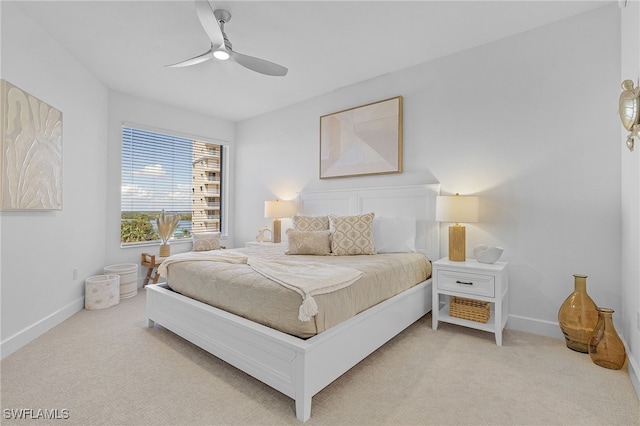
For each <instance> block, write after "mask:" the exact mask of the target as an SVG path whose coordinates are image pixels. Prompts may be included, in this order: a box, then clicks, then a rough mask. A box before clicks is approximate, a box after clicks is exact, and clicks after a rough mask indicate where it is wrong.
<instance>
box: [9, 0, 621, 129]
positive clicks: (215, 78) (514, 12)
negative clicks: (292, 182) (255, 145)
mask: <svg viewBox="0 0 640 426" xmlns="http://www.w3.org/2000/svg"><path fill="white" fill-rule="evenodd" d="M211 3H212V5H213V6H214V7H215V8H223V9H226V10H228V11H229V12H231V14H232V19H231V21H230V22H229V23H228V24H227V25H226V27H225V30H226V33H227V35H228V37H229V39H230V40H231V42H232V43H233V48H234V50H236V51H237V52H240V53H244V54H247V55H251V56H256V57H259V58H263V59H267V60H269V61H272V62H276V63H279V64H281V65H284V66H286V67H288V68H289V73H288V74H287V76H285V77H269V76H265V75H262V74H258V73H255V72H252V71H249V70H247V69H245V68H243V67H241V66H240V65H238V64H236V63H233V62H231V61H226V62H219V61H208V62H205V63H203V64H199V65H196V66H192V67H188V68H165V67H164V65H166V64H171V63H175V62H178V61H181V60H183V59H187V58H190V57H192V56H196V55H198V54H200V53H204V52H205V51H206V50H207V49H208V48H209V44H210V43H209V40H208V38H207V35H206V33H205V32H204V30H203V29H202V27H201V25H200V22H199V20H198V18H197V15H196V12H195V6H194V2H193V1H192V0H179V1H150V0H147V1H28V2H20V7H21V8H22V9H23V11H24V12H25V13H26V14H27V15H28V16H30V17H32V18H33V19H34V20H36V21H37V22H38V23H39V24H40V25H41V26H42V28H43V29H44V30H45V31H46V32H47V33H48V34H49V35H51V36H52V37H53V38H54V39H56V40H57V41H58V42H59V43H60V44H62V45H63V46H64V47H65V48H66V49H67V50H68V51H69V52H70V53H71V55H73V56H74V57H75V58H76V59H77V60H78V61H79V62H80V63H82V64H83V65H84V66H85V67H86V68H87V69H88V70H89V71H91V72H92V73H93V74H94V75H96V76H97V77H98V78H99V79H100V80H101V81H102V82H103V83H104V84H105V85H107V86H108V87H109V88H110V89H113V90H116V91H119V92H123V93H127V94H131V95H135V96H138V97H142V98H147V99H152V100H155V101H159V102H162V103H166V104H171V105H175V106H178V107H181V108H185V109H188V110H192V111H198V112H201V113H204V114H208V115H212V116H215V117H219V118H222V119H225V120H230V121H239V120H243V119H246V118H250V117H253V116H256V115H260V114H263V113H266V112H269V111H273V110H276V109H279V108H282V107H285V106H288V105H291V104H295V103H297V102H300V101H303V100H305V99H309V98H312V97H315V96H318V95H321V94H323V93H327V92H330V91H333V90H336V89H338V88H341V87H345V86H348V85H351V84H354V83H357V82H359V81H363V80H366V79H369V78H373V77H376V76H379V75H382V74H386V73H390V72H393V71H397V70H401V69H404V68H408V67H411V66H413V65H417V64H420V63H423V62H426V61H429V60H431V59H434V58H437V57H441V56H444V55H449V54H451V53H454V52H458V51H461V50H464V49H468V48H470V47H474V46H478V45H481V44H485V43H488V42H491V41H493V40H497V39H500V38H503V37H508V36H510V35H513V34H516V33H518V32H522V31H527V30H530V29H532V28H535V27H539V26H542V25H546V24H548V23H551V22H554V21H558V20H561V19H563V18H566V17H569V16H572V15H576V14H579V13H583V12H586V11H589V10H592V9H595V8H598V7H602V6H604V5H606V4H610V3H612V1H532V2H525V1H406V2H404V1H333V2H330V1H253V2H250V1H217V0H211Z"/></svg>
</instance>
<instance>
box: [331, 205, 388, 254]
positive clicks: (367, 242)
mask: <svg viewBox="0 0 640 426" xmlns="http://www.w3.org/2000/svg"><path fill="white" fill-rule="evenodd" d="M374 216H375V215H374V213H367V214H362V215H358V216H336V217H334V216H331V217H330V218H329V220H330V222H331V229H332V230H333V235H332V236H331V252H332V253H333V254H335V255H338V256H344V255H355V254H376V247H375V245H374V243H373V231H372V224H373V218H374Z"/></svg>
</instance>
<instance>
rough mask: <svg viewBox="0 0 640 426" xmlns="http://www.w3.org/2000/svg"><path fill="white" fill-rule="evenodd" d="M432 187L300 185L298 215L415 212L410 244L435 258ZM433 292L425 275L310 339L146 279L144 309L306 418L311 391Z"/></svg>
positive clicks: (407, 321) (425, 304)
mask: <svg viewBox="0 0 640 426" xmlns="http://www.w3.org/2000/svg"><path fill="white" fill-rule="evenodd" d="M438 193H439V185H414V186H401V187H385V188H367V189H355V190H329V191H306V192H302V193H300V194H299V196H298V214H305V215H310V216H313V215H322V214H328V213H330V214H332V215H337V216H339V215H343V216H347V215H358V214H363V213H366V212H375V214H376V216H377V217H403V216H404V217H407V216H411V217H415V218H416V239H415V244H416V249H417V250H418V251H419V252H420V253H422V254H423V255H425V256H426V257H427V258H428V259H430V260H432V261H433V260H436V259H438V258H439V256H438V252H439V226H438V224H437V222H435V220H434V214H435V199H436V196H437V195H438ZM358 257H360V256H358ZM169 282H170V283H171V273H169ZM431 294H432V292H431V279H430V278H427V279H425V280H424V281H422V282H420V283H418V284H417V285H413V286H411V287H410V288H409V289H407V290H404V291H402V292H400V293H399V294H396V295H395V296H393V297H391V298H389V299H386V300H384V301H382V302H380V303H377V304H375V305H374V306H373V307H371V308H369V309H366V310H364V311H362V312H360V313H358V314H357V315H355V316H351V317H350V318H348V319H346V320H344V321H342V322H340V323H339V324H337V325H331V326H329V327H328V328H326V329H322V330H319V332H318V333H317V334H314V333H311V335H312V337H308V338H302V337H298V336H294V335H292V334H289V333H285V332H282V331H278V330H276V329H275V328H272V327H268V326H266V325H263V324H260V323H258V322H255V321H251V320H249V319H247V318H244V317H242V316H239V315H235V314H232V313H229V312H227V311H225V310H223V309H219V308H216V307H214V306H211V305H209V304H207V303H203V302H200V301H198V300H195V299H193V298H190V297H187V296H185V295H183V294H180V293H178V292H175V291H172V289H170V288H169V286H168V285H167V284H158V285H151V286H147V311H146V315H147V325H148V326H149V327H152V326H153V325H154V324H159V325H161V326H163V327H165V328H167V329H169V330H171V331H172V332H174V333H176V334H177V335H179V336H181V337H183V338H185V339H186V340H188V341H190V342H192V343H194V344H195V345H197V346H199V347H201V348H203V349H204V350H206V351H208V352H210V353H211V354H213V355H215V356H217V357H219V358H220V359H222V360H224V361H226V362H228V363H230V364H231V365H233V366H235V367H237V368H239V369H240V370H242V371H244V372H246V373H247V374H250V375H251V376H253V377H255V378H257V379H258V380H260V381H262V382H264V383H265V384H267V385H269V386H271V387H272V388H274V389H276V390H278V391H280V392H282V393H283V394H285V395H287V396H289V397H290V398H292V399H294V400H295V411H296V417H297V418H298V419H299V420H301V421H306V420H308V419H309V418H310V416H311V402H312V397H313V395H315V394H316V393H318V392H319V391H320V390H322V389H323V388H324V387H326V386H327V385H328V384H330V383H331V382H332V381H334V380H335V379H337V378H338V377H340V376H341V375H342V374H343V373H344V372H346V371H347V370H349V369H350V368H351V367H353V366H354V365H355V364H357V363H358V362H360V361H361V360H362V359H364V358H365V357H367V356H368V355H369V354H370V353H371V352H373V351H374V350H376V349H377V348H379V347H380V346H382V345H383V344H384V343H385V342H387V341H388V340H389V339H391V338H392V337H393V336H395V335H396V334H398V333H399V332H401V331H402V330H404V329H405V328H406V327H408V326H409V325H411V324H412V323H413V322H415V321H416V320H418V319H419V318H421V317H422V316H424V315H425V314H426V313H427V312H429V311H430V310H431Z"/></svg>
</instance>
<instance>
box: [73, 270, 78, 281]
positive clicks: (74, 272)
mask: <svg viewBox="0 0 640 426" xmlns="http://www.w3.org/2000/svg"><path fill="white" fill-rule="evenodd" d="M73 279H74V280H77V279H78V268H73Z"/></svg>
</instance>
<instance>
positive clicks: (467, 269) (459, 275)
mask: <svg viewBox="0 0 640 426" xmlns="http://www.w3.org/2000/svg"><path fill="white" fill-rule="evenodd" d="M432 266H433V271H432V276H433V307H432V311H431V321H432V327H433V329H434V330H437V329H438V322H448V323H451V324H457V325H461V326H464V327H469V328H475V329H478V330H483V331H488V332H490V333H494V334H495V336H496V344H497V345H498V346H502V330H503V329H504V326H505V325H506V323H507V318H508V316H509V276H508V271H507V262H496V263H491V264H489V263H480V262H478V261H477V260H475V259H468V260H466V261H465V262H453V261H450V260H449V259H448V258H443V259H440V260H438V261H435V262H433V264H432ZM454 296H455V297H462V298H465V299H474V300H478V301H483V302H489V303H490V306H491V313H490V317H489V321H488V322H487V323H486V324H485V323H482V322H479V321H471V320H467V319H464V318H457V317H454V316H451V315H450V312H449V303H450V301H451V297H454Z"/></svg>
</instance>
